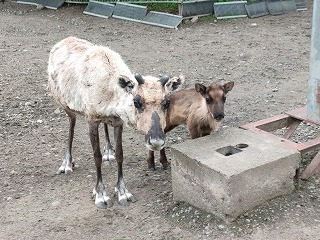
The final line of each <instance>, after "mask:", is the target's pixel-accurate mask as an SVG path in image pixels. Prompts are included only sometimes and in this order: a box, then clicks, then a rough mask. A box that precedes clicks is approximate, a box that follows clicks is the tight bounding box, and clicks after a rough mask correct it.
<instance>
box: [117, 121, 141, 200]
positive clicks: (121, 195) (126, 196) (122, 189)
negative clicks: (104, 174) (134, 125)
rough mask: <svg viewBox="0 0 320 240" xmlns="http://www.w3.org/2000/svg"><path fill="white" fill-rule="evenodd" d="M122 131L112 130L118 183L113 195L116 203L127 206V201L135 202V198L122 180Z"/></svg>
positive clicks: (120, 129)
mask: <svg viewBox="0 0 320 240" xmlns="http://www.w3.org/2000/svg"><path fill="white" fill-rule="evenodd" d="M122 131H123V126H122V125H121V126H117V127H115V128H114V138H115V142H116V159H117V163H118V182H117V186H116V187H115V193H118V201H119V203H120V205H122V206H127V205H128V201H132V202H135V201H136V200H135V198H134V197H133V195H132V194H131V193H130V192H129V191H128V189H127V188H126V186H125V182H124V179H123V171H122V163H123V150H122Z"/></svg>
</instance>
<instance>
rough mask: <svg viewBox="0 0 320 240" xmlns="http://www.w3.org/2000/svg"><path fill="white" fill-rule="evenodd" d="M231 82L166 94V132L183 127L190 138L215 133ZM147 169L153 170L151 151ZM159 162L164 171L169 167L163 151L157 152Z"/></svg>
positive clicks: (230, 88)
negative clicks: (187, 131) (185, 127)
mask: <svg viewBox="0 0 320 240" xmlns="http://www.w3.org/2000/svg"><path fill="white" fill-rule="evenodd" d="M233 86H234V82H233V81H230V82H227V83H225V84H219V83H211V84H210V85H209V86H207V87H206V86H205V85H202V84H200V83H196V84H195V88H188V89H182V90H179V91H176V92H173V93H172V94H171V95H170V104H169V108H168V111H167V117H166V123H167V124H166V127H165V129H164V132H165V133H167V132H169V131H171V130H172V129H174V128H175V127H177V126H179V125H181V124H183V125H186V126H187V128H188V130H189V133H190V136H191V138H192V139H194V138H198V137H203V136H206V135H209V134H210V133H211V132H212V131H214V130H217V129H218V128H219V127H220V125H221V120H222V119H223V118H224V104H225V101H226V94H227V93H228V92H229V91H231V90H232V88H233ZM147 162H148V168H149V169H153V170H154V169H155V163H154V151H151V150H149V153H148V157H147ZM160 162H161V163H162V166H163V168H164V169H166V168H167V167H168V165H169V162H168V160H167V157H166V153H165V149H164V148H163V149H161V150H160Z"/></svg>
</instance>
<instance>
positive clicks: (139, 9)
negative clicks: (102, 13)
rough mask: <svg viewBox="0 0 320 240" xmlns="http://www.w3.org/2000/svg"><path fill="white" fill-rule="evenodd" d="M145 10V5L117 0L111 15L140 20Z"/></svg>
mask: <svg viewBox="0 0 320 240" xmlns="http://www.w3.org/2000/svg"><path fill="white" fill-rule="evenodd" d="M147 11H148V10H147V7H146V6H140V5H135V4H130V3H122V2H117V3H116V6H115V8H114V11H113V15H112V17H114V18H119V19H124V20H130V21H142V20H143V19H144V18H145V16H146V15H147Z"/></svg>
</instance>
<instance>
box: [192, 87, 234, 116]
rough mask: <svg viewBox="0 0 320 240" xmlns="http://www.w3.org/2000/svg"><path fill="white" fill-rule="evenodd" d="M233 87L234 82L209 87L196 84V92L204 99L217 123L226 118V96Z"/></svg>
mask: <svg viewBox="0 0 320 240" xmlns="http://www.w3.org/2000/svg"><path fill="white" fill-rule="evenodd" d="M233 86H234V82H233V81H230V82H227V83H225V84H223V85H222V84H219V83H212V84H210V85H209V86H208V87H206V86H204V85H203V84H200V83H196V84H195V89H196V91H197V92H199V93H200V94H201V95H202V96H203V97H204V99H205V101H206V104H207V107H208V110H209V112H210V114H211V116H212V117H213V118H214V119H215V120H216V121H221V120H222V119H223V118H224V103H225V101H226V94H227V93H228V92H229V91H231V90H232V88H233Z"/></svg>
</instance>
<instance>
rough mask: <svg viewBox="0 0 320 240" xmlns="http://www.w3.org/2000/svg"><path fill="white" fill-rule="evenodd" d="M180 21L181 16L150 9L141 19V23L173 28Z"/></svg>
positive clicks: (176, 26)
mask: <svg viewBox="0 0 320 240" xmlns="http://www.w3.org/2000/svg"><path fill="white" fill-rule="evenodd" d="M181 22H182V16H178V15H173V14H169V13H162V12H155V11H150V12H149V13H148V14H147V16H146V17H145V18H144V19H143V21H142V23H146V24H150V25H154V26H159V27H165V28H174V29H176V28H178V26H179V24H180V23H181Z"/></svg>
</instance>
